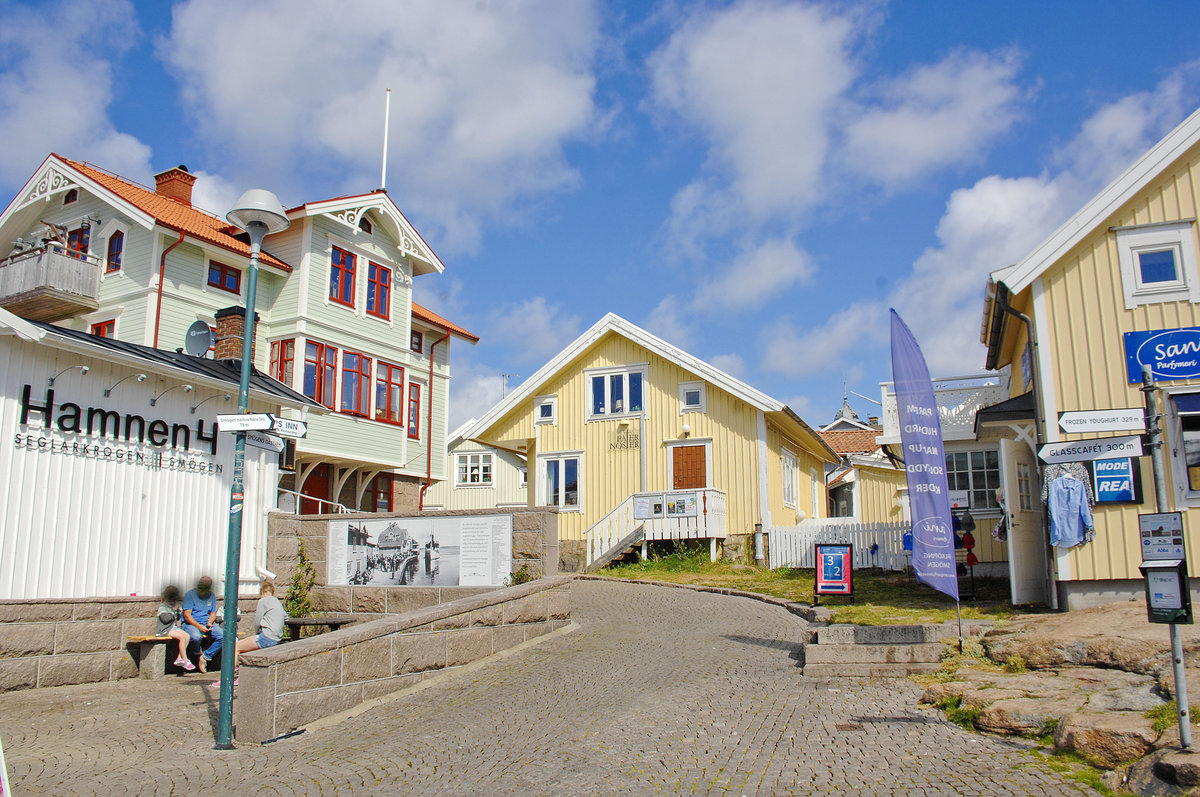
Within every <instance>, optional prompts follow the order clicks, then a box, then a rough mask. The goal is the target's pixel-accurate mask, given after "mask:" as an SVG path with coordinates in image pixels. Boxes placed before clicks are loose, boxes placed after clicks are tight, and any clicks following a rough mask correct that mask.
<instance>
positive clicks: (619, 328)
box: [466, 313, 784, 437]
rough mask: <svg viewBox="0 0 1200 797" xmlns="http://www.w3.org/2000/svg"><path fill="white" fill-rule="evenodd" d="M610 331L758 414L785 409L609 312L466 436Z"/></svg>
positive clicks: (501, 414)
mask: <svg viewBox="0 0 1200 797" xmlns="http://www.w3.org/2000/svg"><path fill="white" fill-rule="evenodd" d="M609 332H615V333H617V334H618V335H621V336H622V337H625V338H627V339H629V340H631V341H633V342H634V343H637V344H638V345H639V346H642V347H643V348H645V349H648V350H650V351H652V352H654V353H655V354H657V355H658V356H660V357H662V358H663V359H666V360H670V361H671V362H673V363H675V364H676V365H678V366H679V367H680V368H683V369H684V370H686V371H689V372H691V373H693V374H695V375H696V376H698V377H700V378H701V379H703V380H705V381H706V382H709V383H710V384H713V385H716V386H717V387H719V388H721V389H722V390H724V391H725V392H727V393H729V394H731V395H733V396H735V397H736V398H739V399H741V400H742V401H744V402H746V403H747V404H749V405H751V406H752V407H754V408H755V409H757V410H758V411H759V412H779V411H781V410H783V409H784V405H783V403H781V402H779V401H776V400H775V399H773V398H771V397H770V396H768V395H767V394H766V393H762V392H760V391H758V390H755V389H754V388H752V387H750V386H749V385H747V384H746V383H745V382H742V381H741V380H740V379H735V378H734V377H732V376H730V375H729V374H727V373H725V372H724V371H722V370H720V369H719V368H715V367H713V366H712V365H709V364H708V363H706V362H704V361H703V360H701V359H699V358H698V357H694V356H692V355H691V354H688V353H687V352H685V351H684V350H683V349H680V348H678V347H676V346H672V345H671V344H670V343H667V342H666V341H665V340H662V339H661V338H658V337H655V336H654V335H651V334H650V333H649V332H647V331H646V330H644V329H642V328H641V327H639V326H637V325H636V324H633V323H631V322H629V321H626V320H625V319H624V318H621V317H620V316H619V315H617V314H615V313H608V314H607V315H605V316H604V317H603V318H601V319H600V320H599V321H597V322H596V323H595V324H593V325H592V327H591V328H590V329H588V330H587V331H586V332H584V333H583V334H582V335H580V336H579V337H578V338H576V339H575V340H574V341H573V342H572V343H570V344H569V345H568V346H567V347H566V348H565V349H563V350H562V351H560V352H559V353H558V354H556V355H555V356H554V357H553V358H552V359H551V360H550V361H549V362H548V363H546V364H545V365H543V366H542V367H541V368H539V369H538V370H537V372H536V373H534V374H533V375H532V376H530V377H529V378H528V379H526V380H525V381H524V382H522V383H521V385H520V386H519V387H518V388H517V389H516V390H514V391H513V392H511V393H509V394H508V396H506V397H505V398H504V399H502V400H501V401H500V402H499V403H498V404H496V405H495V406H494V407H492V408H491V409H490V410H488V412H487V413H486V414H484V416H483V417H482V418H480V419H479V422H478V423H477V424H475V426H474V427H473V428H472V429H470V430H468V431H467V432H466V436H467V437H478V436H479V435H480V434H482V433H483V432H484V430H486V429H487V428H488V427H489V426H491V425H492V424H493V423H495V422H496V421H498V420H500V418H502V417H504V416H505V415H506V414H507V413H509V412H510V411H512V410H513V409H514V408H515V407H517V406H518V405H520V404H521V402H523V401H525V400H526V399H528V398H531V397H532V396H534V395H535V394H537V393H538V392H540V391H539V388H540V387H541V386H542V385H543V384H544V383H545V382H546V381H547V380H549V379H550V377H552V376H554V375H555V374H557V373H558V372H559V371H561V370H562V369H563V368H564V367H566V365H567V364H568V363H570V362H571V361H572V360H574V359H575V358H576V357H578V356H579V355H580V354H582V353H583V352H584V350H586V349H587V348H589V347H590V346H592V345H593V344H594V343H596V342H597V341H598V340H600V338H602V337H604V335H606V334H608V333H609Z"/></svg>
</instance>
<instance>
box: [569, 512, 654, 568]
mask: <svg viewBox="0 0 1200 797" xmlns="http://www.w3.org/2000/svg"><path fill="white" fill-rule="evenodd" d="M645 538H646V526H645V524H642V525H640V526H638V527H637V528H636V529H634V530H633V531H631V532H630V533H629V534H627V535H625V536H624V537H622V538H621V539H620V540H618V541H617V544H616V545H614V546H612V547H611V548H609V549H608V550H607V551H605V552H604V553H603V554H601V555H600V556H599V557H598V558H597V559H596V560H595V561H594V562H592V563H591V564H589V565H588V566H587V567H586V568H585V569H584V572H585V573H595V572H596V571H597V570H600V569H601V568H603V567H607V566H608V565H609V564H610V563H612V561H613V560H614V559H617V558H618V557H621V556H624V555H625V554H627V553H629V551H630V550H632V549H634V548H636V547H638V546H640V545H641V544H642V540H644V539H645Z"/></svg>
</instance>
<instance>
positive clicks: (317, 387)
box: [304, 340, 337, 410]
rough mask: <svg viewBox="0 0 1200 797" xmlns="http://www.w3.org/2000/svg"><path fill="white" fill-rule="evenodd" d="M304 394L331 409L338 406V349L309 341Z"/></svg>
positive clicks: (306, 348) (305, 361) (305, 348)
mask: <svg viewBox="0 0 1200 797" xmlns="http://www.w3.org/2000/svg"><path fill="white" fill-rule="evenodd" d="M304 395H306V396H308V397H309V398H310V399H312V400H313V401H315V402H317V403H318V404H323V405H325V406H326V407H328V408H329V409H331V410H332V409H334V408H335V407H336V406H337V349H335V348H334V347H333V346H326V345H325V344H324V343H317V342H316V341H312V340H310V341H308V342H307V343H306V344H305V346H304Z"/></svg>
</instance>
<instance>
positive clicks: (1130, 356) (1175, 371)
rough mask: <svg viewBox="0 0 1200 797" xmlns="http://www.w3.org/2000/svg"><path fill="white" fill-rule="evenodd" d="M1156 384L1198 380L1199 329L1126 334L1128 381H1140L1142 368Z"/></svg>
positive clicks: (1184, 328) (1199, 368) (1199, 355)
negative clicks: (1149, 372) (1151, 374)
mask: <svg viewBox="0 0 1200 797" xmlns="http://www.w3.org/2000/svg"><path fill="white" fill-rule="evenodd" d="M1143 365H1148V366H1150V370H1151V372H1153V374H1154V378H1155V380H1156V381H1159V382H1162V381H1170V380H1173V379H1196V378H1200V327H1183V328H1182V329H1152V330H1150V331H1148V332H1126V333H1125V367H1126V369H1127V370H1128V376H1129V381H1130V382H1131V383H1133V382H1141V381H1142V366H1143Z"/></svg>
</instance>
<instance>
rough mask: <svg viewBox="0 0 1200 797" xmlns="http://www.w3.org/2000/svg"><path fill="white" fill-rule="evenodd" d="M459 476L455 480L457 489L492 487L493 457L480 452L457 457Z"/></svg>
mask: <svg viewBox="0 0 1200 797" xmlns="http://www.w3.org/2000/svg"><path fill="white" fill-rule="evenodd" d="M456 459H457V462H458V469H457V471H458V474H457V478H456V479H455V482H454V483H455V486H456V487H491V486H492V455H491V454H490V453H487V452H483V451H478V452H474V453H469V454H458V455H456Z"/></svg>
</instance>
